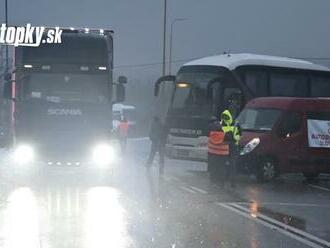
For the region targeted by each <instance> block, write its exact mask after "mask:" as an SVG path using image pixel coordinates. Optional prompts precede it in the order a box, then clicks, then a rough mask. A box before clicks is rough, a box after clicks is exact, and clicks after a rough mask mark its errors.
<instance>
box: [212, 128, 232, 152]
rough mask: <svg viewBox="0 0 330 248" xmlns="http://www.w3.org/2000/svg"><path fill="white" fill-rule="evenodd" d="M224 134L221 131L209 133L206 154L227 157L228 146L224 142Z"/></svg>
mask: <svg viewBox="0 0 330 248" xmlns="http://www.w3.org/2000/svg"><path fill="white" fill-rule="evenodd" d="M224 139H225V133H224V132H222V131H211V132H210V135H209V141H208V152H209V153H211V154H215V155H220V156H228V155H229V145H228V144H226V143H225V142H224Z"/></svg>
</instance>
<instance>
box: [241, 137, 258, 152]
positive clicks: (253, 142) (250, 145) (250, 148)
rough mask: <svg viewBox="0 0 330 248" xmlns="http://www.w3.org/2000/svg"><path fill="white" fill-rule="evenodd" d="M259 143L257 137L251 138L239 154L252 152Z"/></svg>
mask: <svg viewBox="0 0 330 248" xmlns="http://www.w3.org/2000/svg"><path fill="white" fill-rule="evenodd" d="M259 144H260V139H259V138H254V139H252V140H251V141H250V142H249V143H247V144H246V145H245V146H244V148H243V149H242V150H241V152H240V155H241V156H243V155H245V154H248V153H250V152H252V151H253V150H254V149H255V148H256V147H257V146H258V145H259Z"/></svg>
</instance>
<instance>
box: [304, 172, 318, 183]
mask: <svg viewBox="0 0 330 248" xmlns="http://www.w3.org/2000/svg"><path fill="white" fill-rule="evenodd" d="M318 176H319V173H317V172H306V173H304V177H305V178H306V180H307V181H313V180H315V179H316V178H317V177H318Z"/></svg>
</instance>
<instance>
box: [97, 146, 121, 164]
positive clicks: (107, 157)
mask: <svg viewBox="0 0 330 248" xmlns="http://www.w3.org/2000/svg"><path fill="white" fill-rule="evenodd" d="M92 159H93V162H94V163H96V164H97V165H100V166H104V165H108V164H111V163H113V162H114V161H115V159H116V152H115V149H114V147H113V146H111V145H109V144H106V143H105V144H98V145H96V146H95V147H94V148H93V154H92Z"/></svg>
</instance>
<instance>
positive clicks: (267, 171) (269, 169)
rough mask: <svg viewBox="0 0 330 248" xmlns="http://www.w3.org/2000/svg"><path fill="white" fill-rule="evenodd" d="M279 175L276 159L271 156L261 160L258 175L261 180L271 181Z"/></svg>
mask: <svg viewBox="0 0 330 248" xmlns="http://www.w3.org/2000/svg"><path fill="white" fill-rule="evenodd" d="M277 175H278V173H277V168H276V164H275V162H274V160H272V159H270V158H266V159H263V160H261V161H260V162H259V165H258V168H257V172H256V177H257V180H258V181H259V182H270V181H272V180H274V178H276V176H277Z"/></svg>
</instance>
